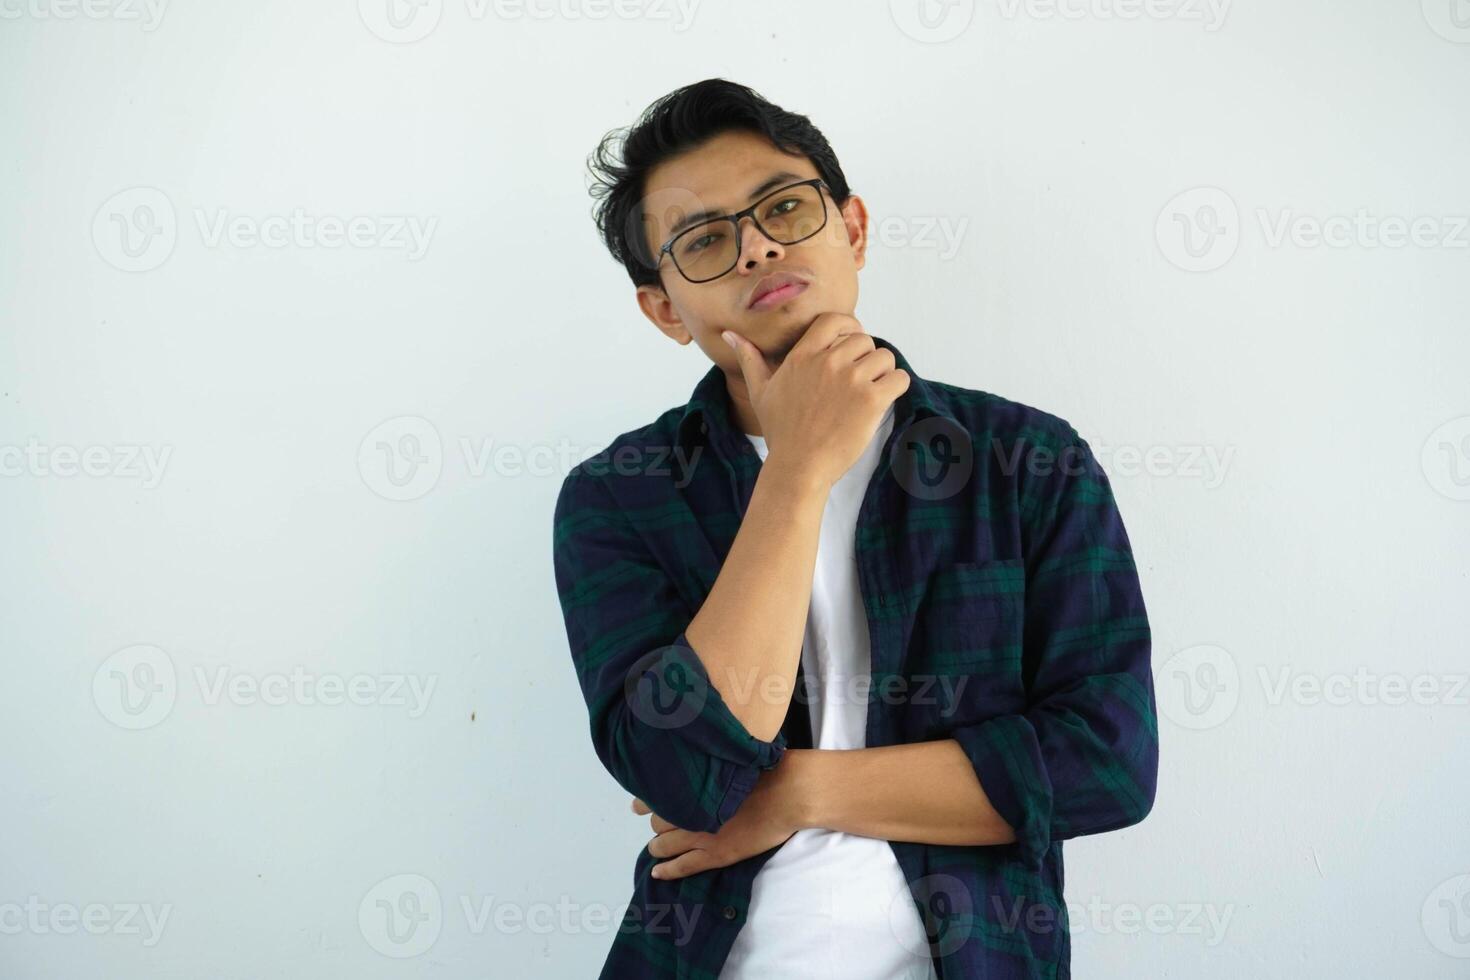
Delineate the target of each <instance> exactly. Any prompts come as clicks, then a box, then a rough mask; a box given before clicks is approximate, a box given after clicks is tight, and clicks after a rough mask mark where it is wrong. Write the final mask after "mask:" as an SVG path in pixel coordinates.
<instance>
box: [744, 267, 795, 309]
mask: <svg viewBox="0 0 1470 980" xmlns="http://www.w3.org/2000/svg"><path fill="white" fill-rule="evenodd" d="M808 285H809V283H808V282H807V280H806V279H805V278H804V277H802V276H798V275H796V274H795V273H793V272H773V273H771V274H770V275H768V276H766V277H765V278H764V279H762V280H761V281H760V282H758V283H756V285H755V290H754V291H753V292H752V293H751V294H750V307H749V308H750V309H752V310H765V309H769V308H771V307H772V306H779V305H780V304H781V303H784V302H786V301H787V300H788V299H791V298H792V297H793V296H796V295H799V294H800V293H801V292H802V291H803V290H805V289H806V288H807V286H808Z"/></svg>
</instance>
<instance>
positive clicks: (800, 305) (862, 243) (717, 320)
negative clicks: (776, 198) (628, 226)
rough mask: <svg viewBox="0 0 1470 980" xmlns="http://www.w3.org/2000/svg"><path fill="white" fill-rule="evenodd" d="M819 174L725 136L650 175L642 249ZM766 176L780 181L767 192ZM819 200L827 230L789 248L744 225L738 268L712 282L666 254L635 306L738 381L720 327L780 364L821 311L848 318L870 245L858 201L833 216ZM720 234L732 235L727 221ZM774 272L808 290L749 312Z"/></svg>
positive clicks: (759, 142)
mask: <svg viewBox="0 0 1470 980" xmlns="http://www.w3.org/2000/svg"><path fill="white" fill-rule="evenodd" d="M783 174H786V175H787V176H781V175H783ZM819 176H821V175H820V174H819V173H818V172H817V169H816V167H815V166H813V165H812V163H811V161H810V160H808V159H807V158H806V157H804V156H799V155H796V156H794V155H792V154H789V153H784V152H782V151H781V150H778V149H777V148H776V147H775V146H773V145H772V144H771V143H770V141H768V140H767V139H766V138H765V137H763V136H761V135H759V134H757V133H750V132H745V131H731V132H727V133H722V134H720V135H719V136H716V137H714V138H712V139H710V140H709V141H708V142H706V143H704V144H703V145H701V146H699V147H698V148H696V149H693V150H690V151H688V152H687V153H684V154H682V155H681V156H678V157H674V158H672V159H670V160H666V161H665V162H664V163H662V164H660V165H659V166H658V167H656V168H654V169H653V170H652V171H651V172H650V173H649V175H648V179H647V182H646V186H645V188H644V201H643V209H644V212H645V224H644V233H645V237H646V241H647V243H648V246H649V251H650V252H657V250H658V249H659V248H660V247H662V245H663V244H664V243H665V242H666V241H668V240H669V239H670V238H672V237H673V235H674V234H675V233H676V232H675V230H674V229H675V228H676V227H677V226H678V223H679V221H680V220H681V219H683V218H685V217H686V216H687V215H691V214H695V213H698V212H702V211H709V212H712V213H713V214H719V215H726V214H733V213H735V212H736V211H739V210H742V209H743V208H747V207H749V206H750V205H752V204H754V203H755V202H756V200H758V199H759V198H761V197H764V196H765V195H767V194H769V193H770V192H771V191H772V190H775V189H776V188H777V187H781V186H784V185H786V184H791V183H795V182H797V181H802V180H806V179H808V178H812V177H819ZM772 179H777V180H778V182H777V183H775V184H773V185H772V186H769V187H765V186H764V185H766V184H767V183H768V182H769V181H771V180H772ZM763 187H764V189H761V188H763ZM753 192H755V193H753ZM822 198H823V200H824V202H825V204H826V208H827V224H826V226H825V227H824V228H823V229H822V230H821V231H819V232H818V233H817V234H815V235H813V236H812V237H810V238H808V239H806V240H804V241H800V242H797V243H795V244H793V245H782V244H780V243H779V242H776V241H773V240H772V239H770V238H767V237H766V236H765V235H764V234H762V233H761V231H760V230H759V229H758V228H756V227H755V224H754V222H752V221H751V220H750V219H749V218H746V219H743V220H742V221H741V223H740V234H741V236H742V237H741V241H740V255H739V259H738V261H737V262H736V265H735V268H733V269H731V270H730V271H729V272H727V273H725V274H724V275H723V276H720V277H719V278H718V279H712V280H710V281H708V282H700V283H693V282H690V281H689V280H688V279H686V278H684V276H683V275H682V274H681V273H680V272H679V270H678V269H677V268H676V267H675V266H674V262H673V258H672V257H671V256H668V255H665V256H663V257H662V261H661V262H660V263H659V277H660V279H661V281H662V286H661V287H660V286H640V287H638V305H639V307H640V308H641V309H642V310H643V312H644V314H645V315H646V316H647V317H648V318H649V319H650V320H651V321H653V323H654V324H655V325H656V326H657V327H658V328H659V329H660V330H661V331H663V332H664V334H666V335H667V336H668V337H670V338H671V339H673V340H675V341H676V342H678V343H680V344H687V343H689V341H690V340H693V341H694V342H695V343H697V344H698V345H699V346H700V348H701V349H703V350H704V352H705V353H706V354H707V355H708V356H709V358H710V360H712V361H714V362H715V363H717V364H719V365H720V366H722V367H723V368H725V370H726V371H727V372H734V373H735V375H736V376H739V370H740V369H739V362H738V361H737V360H736V358H735V352H734V351H733V350H731V349H730V347H729V346H728V345H727V344H726V343H725V342H724V340H722V339H721V338H720V331H721V330H727V329H728V330H733V331H735V332H736V333H738V334H740V335H741V336H743V337H745V338H746V339H748V340H749V341H751V343H753V344H755V345H756V346H757V347H759V348H760V349H761V350H762V351H764V352H765V354H766V356H767V357H769V358H770V359H771V360H772V361H774V362H776V363H779V362H780V361H781V360H782V359H784V358H785V356H786V354H787V352H789V351H790V350H791V348H792V347H793V346H794V345H795V344H796V342H797V340H799V339H800V338H801V335H802V334H803V333H805V332H806V328H807V327H808V326H809V325H810V324H811V322H812V320H813V318H815V317H816V316H817V315H818V314H820V313H843V314H847V315H849V316H851V315H852V313H853V311H854V310H855V309H856V307H857V297H858V278H857V273H858V270H859V269H861V268H862V267H863V262H864V253H865V251H866V248H867V210H866V208H865V207H864V205H863V202H862V200H861V199H860V198H859V197H858V196H857V195H855V194H854V195H852V196H850V197H849V198H848V201H847V204H846V205H845V206H844V207H843V208H842V209H841V210H840V211H839V210H838V209H837V207H836V206H835V205H834V203H833V201H832V198H831V195H830V194H829V193H828V192H827V191H826V189H825V188H824V189H823V190H822ZM771 203H774V202H771ZM725 229H726V231H727V232H729V231H733V229H732V228H731V226H730V225H729V224H728V223H727V224H726V225H725ZM773 272H791V273H795V274H797V275H799V276H802V277H804V278H805V279H806V280H808V282H809V285H808V286H807V287H806V289H805V290H803V291H801V292H798V293H797V294H796V295H795V296H792V297H791V298H790V299H787V300H784V301H780V302H777V303H776V305H772V306H766V307H765V308H762V309H752V308H750V301H751V298H752V295H753V292H754V290H755V289H756V286H757V284H758V283H759V282H760V281H761V279H762V278H764V277H765V276H767V275H768V274H770V273H773Z"/></svg>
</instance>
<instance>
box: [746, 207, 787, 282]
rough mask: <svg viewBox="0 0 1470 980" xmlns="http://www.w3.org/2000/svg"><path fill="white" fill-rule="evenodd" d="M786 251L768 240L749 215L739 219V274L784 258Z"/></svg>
mask: <svg viewBox="0 0 1470 980" xmlns="http://www.w3.org/2000/svg"><path fill="white" fill-rule="evenodd" d="M785 255H786V250H785V249H784V248H783V247H782V246H781V243H780V242H778V241H776V240H775V239H773V238H768V237H766V235H765V234H764V233H763V232H762V231H761V230H760V228H759V227H757V225H756V223H755V219H754V218H752V217H751V216H749V215H746V216H745V217H744V218H741V219H740V273H741V274H742V275H746V274H749V273H750V272H751V270H753V269H758V268H760V266H761V265H762V264H764V263H766V262H774V261H776V260H778V259H781V258H784V257H785Z"/></svg>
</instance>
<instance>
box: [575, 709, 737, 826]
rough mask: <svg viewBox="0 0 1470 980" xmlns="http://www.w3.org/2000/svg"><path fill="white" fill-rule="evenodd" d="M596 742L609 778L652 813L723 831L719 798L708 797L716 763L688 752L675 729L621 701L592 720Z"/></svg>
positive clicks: (679, 823) (683, 823) (672, 820)
mask: <svg viewBox="0 0 1470 980" xmlns="http://www.w3.org/2000/svg"><path fill="white" fill-rule="evenodd" d="M592 742H593V747H594V748H595V750H596V752H597V757H598V759H599V760H600V761H601V762H602V765H603V768H605V769H606V770H607V771H608V774H609V775H611V776H612V777H613V779H614V780H616V781H617V783H618V785H619V786H621V787H622V788H623V789H624V790H626V791H627V792H628V793H630V794H632V795H633V796H636V797H637V798H638V799H640V800H642V801H643V802H644V803H646V804H648V807H649V809H651V810H652V811H653V812H654V813H656V814H658V815H659V816H660V817H662V818H663V819H665V820H667V821H669V822H670V823H672V824H673V825H674V826H676V827H679V828H680V829H682V830H693V831H700V832H704V833H714V832H715V831H717V830H719V828H720V824H721V823H722V821H721V820H720V818H719V813H718V811H717V804H718V802H719V800H718V798H716V799H715V800H714V802H713V803H711V802H710V799H709V797H710V792H709V787H710V786H711V784H712V781H713V778H714V772H713V770H714V769H715V768H716V764H715V761H714V760H712V759H710V758H708V757H705V758H699V757H698V754H697V753H692V752H690V751H689V748H688V746H686V745H684V744H683V743H682V742H681V741H680V740H679V736H678V735H677V734H675V733H674V732H673V731H672V730H665V729H659V728H656V727H654V726H652V725H649V724H648V723H646V722H644V721H642V720H641V719H639V718H638V717H637V716H636V715H635V714H634V712H632V711H630V710H628V706H627V705H626V704H624V703H621V702H618V703H615V704H613V705H611V706H610V707H609V709H608V710H607V711H606V712H604V713H603V715H602V717H601V718H600V719H596V720H594V723H593V726H592Z"/></svg>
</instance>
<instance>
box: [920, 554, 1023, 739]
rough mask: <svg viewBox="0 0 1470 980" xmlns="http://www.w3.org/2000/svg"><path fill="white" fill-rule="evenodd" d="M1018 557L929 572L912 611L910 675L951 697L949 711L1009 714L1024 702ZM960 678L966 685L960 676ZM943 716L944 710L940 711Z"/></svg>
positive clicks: (959, 565)
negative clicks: (1019, 703)
mask: <svg viewBox="0 0 1470 980" xmlns="http://www.w3.org/2000/svg"><path fill="white" fill-rule="evenodd" d="M1025 610H1026V568H1025V563H1024V561H1023V559H1020V558H1007V559H997V560H993V561H981V562H954V563H951V564H947V565H941V566H939V567H938V568H936V569H934V571H933V572H931V573H930V575H929V578H928V580H927V582H926V583H925V588H924V592H923V594H922V595H921V596H920V598H919V605H918V607H917V609H916V610H915V614H914V628H913V631H912V633H911V634H910V647H909V658H908V671H907V673H908V674H909V675H910V677H911V678H912V679H914V680H915V681H916V682H917V681H922V680H925V679H930V680H932V681H935V682H937V685H936V687H937V689H939V690H944V691H948V692H950V693H949V694H948V695H947V700H949V701H950V702H951V703H950V704H948V705H941V707H942V708H944V707H947V708H948V709H950V710H951V711H953V710H954V709H957V708H961V707H964V708H967V709H969V710H971V711H985V710H995V711H1008V710H1014V705H1015V704H1016V703H1018V702H1024V690H1023V683H1022V678H1021V649H1022V643H1021V640H1022V626H1023V623H1024V620H1025ZM959 678H963V680H964V684H963V686H962V685H960V684H959V683H958V679H959ZM941 713H948V712H944V711H942V712H941Z"/></svg>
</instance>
